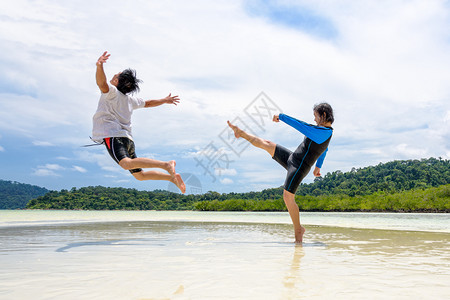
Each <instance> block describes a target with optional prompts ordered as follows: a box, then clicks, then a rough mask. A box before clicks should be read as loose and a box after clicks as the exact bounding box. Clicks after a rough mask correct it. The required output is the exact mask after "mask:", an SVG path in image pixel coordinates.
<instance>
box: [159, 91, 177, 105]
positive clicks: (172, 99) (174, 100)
mask: <svg viewBox="0 0 450 300" xmlns="http://www.w3.org/2000/svg"><path fill="white" fill-rule="evenodd" d="M163 101H164V103H166V104H175V105H177V104H178V103H179V102H180V98H179V97H178V96H172V93H170V94H169V96H167V97H166V98H164V99H163Z"/></svg>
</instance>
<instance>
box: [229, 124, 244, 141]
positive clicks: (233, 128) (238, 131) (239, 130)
mask: <svg viewBox="0 0 450 300" xmlns="http://www.w3.org/2000/svg"><path fill="white" fill-rule="evenodd" d="M227 123H228V126H230V128H231V129H232V130H233V131H234V136H235V137H236V138H237V139H238V138H240V137H241V132H242V130H241V129H239V127H237V126H235V125H233V124H231V123H230V121H227Z"/></svg>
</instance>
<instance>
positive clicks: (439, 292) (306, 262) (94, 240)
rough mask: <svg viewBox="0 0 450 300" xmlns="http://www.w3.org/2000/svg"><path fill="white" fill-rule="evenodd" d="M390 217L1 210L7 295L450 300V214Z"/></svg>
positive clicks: (2, 288) (1, 292)
mask: <svg viewBox="0 0 450 300" xmlns="http://www.w3.org/2000/svg"><path fill="white" fill-rule="evenodd" d="M303 215H305V214H303ZM349 216H351V215H349V214H343V215H341V216H340V215H339V214H334V215H333V216H332V217H333V219H334V220H341V222H339V224H341V225H342V224H349V222H348V221H346V219H348V218H349ZM380 217H382V216H381V215H375V216H370V215H366V216H364V215H361V214H357V215H355V216H354V219H357V218H365V219H366V222H357V223H358V224H363V225H361V226H360V227H361V228H357V227H355V226H354V225H355V224H354V223H351V222H350V223H351V224H352V226H353V227H345V226H343V227H332V226H329V225H327V226H322V225H318V224H308V222H306V221H304V224H305V226H306V229H307V232H306V234H305V238H304V243H303V245H301V246H300V245H295V244H294V243H292V240H293V236H292V234H293V233H292V227H291V225H290V223H289V216H288V214H287V213H273V214H271V213H260V214H258V213H197V212H162V213H161V212H137V213H134V214H133V212H57V211H56V212H55V211H52V212H46V211H25V212H23V211H20V212H11V211H3V212H2V211H0V266H1V269H2V272H0V299H381V298H382V299H448V295H450V288H449V282H450V232H449V228H448V227H447V226H450V223H448V222H446V221H450V218H449V217H450V216H449V215H445V214H442V215H428V216H425V215H420V216H417V217H416V219H414V218H412V217H413V215H396V216H393V218H392V219H401V218H403V217H404V218H406V219H407V220H409V221H406V222H405V221H402V225H401V226H400V225H399V224H398V223H395V222H394V221H392V222H394V224H393V226H394V228H396V229H397V230H387V229H379V228H375V229H373V228H367V226H366V225H364V224H370V220H368V219H369V218H372V219H373V220H374V221H373V223H376V224H378V223H383V224H385V223H386V221H383V222H378V221H376V219H377V218H380ZM395 217H396V218H395ZM427 217H428V218H431V219H433V218H434V219H435V220H436V221H435V223H437V224H434V225H433V221H432V220H427V221H424V220H422V221H418V220H417V218H419V219H420V218H427ZM308 218H311V219H316V220H317V219H319V220H320V219H321V218H323V217H322V216H321V215H320V214H317V215H316V217H314V214H310V215H308V216H304V218H303V219H306V220H308ZM324 218H331V215H329V216H325V217H324ZM382 218H384V219H386V218H387V217H386V216H383V217H382ZM336 222H338V221H336ZM408 222H411V223H412V224H419V225H420V224H425V223H426V224H428V226H431V227H433V228H435V231H432V230H429V231H423V230H422V231H419V230H405V229H400V230H399V229H398V228H409V226H412V227H413V226H414V225H411V224H409V223H408ZM309 223H314V222H309ZM388 223H389V222H388ZM408 224H409V225H408ZM446 224H447V225H446ZM385 225H386V224H385ZM376 226H378V227H382V225H376ZM376 226H375V227H376ZM383 226H384V225H383ZM418 227H420V226H418ZM418 229H420V228H418Z"/></svg>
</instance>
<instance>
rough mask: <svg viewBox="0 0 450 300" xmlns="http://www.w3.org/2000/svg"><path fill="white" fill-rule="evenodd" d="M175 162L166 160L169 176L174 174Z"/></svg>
mask: <svg viewBox="0 0 450 300" xmlns="http://www.w3.org/2000/svg"><path fill="white" fill-rule="evenodd" d="M176 165H177V163H176V162H175V161H174V160H171V161H168V162H167V168H166V171H167V172H169V174H170V176H175V174H176V173H175V166H176Z"/></svg>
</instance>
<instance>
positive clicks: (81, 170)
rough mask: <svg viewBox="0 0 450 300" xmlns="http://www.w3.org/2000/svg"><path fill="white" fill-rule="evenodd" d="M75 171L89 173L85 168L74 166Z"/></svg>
mask: <svg viewBox="0 0 450 300" xmlns="http://www.w3.org/2000/svg"><path fill="white" fill-rule="evenodd" d="M73 170H74V171H77V172H80V173H86V172H87V170H86V169H85V168H83V167H80V166H73Z"/></svg>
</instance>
